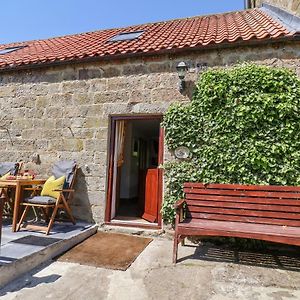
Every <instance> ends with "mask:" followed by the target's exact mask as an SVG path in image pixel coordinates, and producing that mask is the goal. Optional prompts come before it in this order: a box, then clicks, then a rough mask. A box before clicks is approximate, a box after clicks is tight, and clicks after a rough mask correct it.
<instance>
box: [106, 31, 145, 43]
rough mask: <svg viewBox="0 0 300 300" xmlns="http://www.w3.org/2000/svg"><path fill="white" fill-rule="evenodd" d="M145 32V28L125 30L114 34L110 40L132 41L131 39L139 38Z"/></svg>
mask: <svg viewBox="0 0 300 300" xmlns="http://www.w3.org/2000/svg"><path fill="white" fill-rule="evenodd" d="M143 33H144V31H143V30H139V31H132V32H123V33H119V34H117V35H115V36H113V37H112V38H110V39H109V40H108V41H109V42H121V41H131V40H135V39H138V38H139V37H140V36H141V35H142V34H143Z"/></svg>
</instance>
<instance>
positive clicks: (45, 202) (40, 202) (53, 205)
mask: <svg viewBox="0 0 300 300" xmlns="http://www.w3.org/2000/svg"><path fill="white" fill-rule="evenodd" d="M76 174H77V166H76V165H75V166H74V169H73V170H72V174H71V177H70V174H66V181H65V184H64V187H63V188H62V189H61V190H55V191H57V192H59V195H58V197H57V198H56V199H55V198H52V197H49V196H39V195H38V193H40V191H41V189H37V188H32V189H31V190H32V191H33V194H32V196H31V197H30V198H27V199H25V200H24V201H23V202H22V203H21V205H22V206H25V209H24V211H23V213H22V216H21V219H20V221H19V223H18V225H17V231H19V230H20V229H21V228H26V229H30V230H38V231H44V232H45V233H46V234H47V235H48V234H49V233H50V230H51V228H52V226H53V223H54V221H55V217H56V215H57V212H58V210H59V209H63V210H64V211H65V212H66V214H67V215H68V217H69V219H70V220H71V222H72V223H73V224H74V225H75V224H76V221H75V219H74V217H73V215H72V211H71V208H70V206H69V204H68V202H70V201H71V199H72V197H73V194H74V191H75V190H74V183H75V180H76ZM68 179H70V181H69V182H68ZM36 207H37V208H41V210H42V213H43V215H44V218H45V221H46V222H48V225H47V226H39V225H35V224H24V225H23V224H22V223H23V222H24V220H25V218H26V216H27V214H28V212H29V210H30V208H36ZM50 209H53V211H52V214H51V216H50V218H49V210H50Z"/></svg>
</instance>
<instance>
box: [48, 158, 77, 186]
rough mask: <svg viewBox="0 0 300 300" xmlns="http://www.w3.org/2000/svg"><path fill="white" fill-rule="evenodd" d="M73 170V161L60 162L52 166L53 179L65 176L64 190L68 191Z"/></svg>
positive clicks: (74, 165) (74, 163)
mask: <svg viewBox="0 0 300 300" xmlns="http://www.w3.org/2000/svg"><path fill="white" fill-rule="evenodd" d="M75 169H76V161H75V160H61V161H58V162H56V163H55V164H54V165H53V168H52V174H53V176H54V177H55V178H59V177H61V176H66V180H65V184H64V188H66V189H68V188H70V186H71V183H72V181H73V178H74V171H75Z"/></svg>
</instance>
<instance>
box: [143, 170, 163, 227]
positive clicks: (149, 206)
mask: <svg viewBox="0 0 300 300" xmlns="http://www.w3.org/2000/svg"><path fill="white" fill-rule="evenodd" d="M158 184H159V182H158V168H156V169H148V170H147V173H146V184H145V210H144V214H143V215H142V218H143V219H145V220H147V221H149V222H151V223H154V222H156V221H157V215H158Z"/></svg>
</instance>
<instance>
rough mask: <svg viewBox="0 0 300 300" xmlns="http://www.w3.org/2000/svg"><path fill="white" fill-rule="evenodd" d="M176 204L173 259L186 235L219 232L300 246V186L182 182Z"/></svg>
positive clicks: (210, 234) (211, 234) (216, 233)
mask: <svg viewBox="0 0 300 300" xmlns="http://www.w3.org/2000/svg"><path fill="white" fill-rule="evenodd" d="M184 193H185V199H183V200H178V201H177V202H176V204H175V209H176V220H175V236H174V249H173V262H174V263H176V262H177V251H178V244H179V243H180V242H182V245H184V238H185V237H187V236H222V237H240V238H251V239H258V240H265V241H271V242H277V243H283V244H289V245H296V246H300V187H298V186H263V185H237V184H207V185H206V184H202V183H185V184H184Z"/></svg>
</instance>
